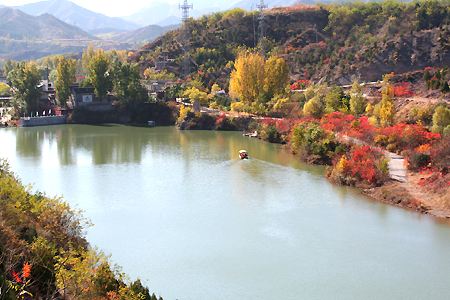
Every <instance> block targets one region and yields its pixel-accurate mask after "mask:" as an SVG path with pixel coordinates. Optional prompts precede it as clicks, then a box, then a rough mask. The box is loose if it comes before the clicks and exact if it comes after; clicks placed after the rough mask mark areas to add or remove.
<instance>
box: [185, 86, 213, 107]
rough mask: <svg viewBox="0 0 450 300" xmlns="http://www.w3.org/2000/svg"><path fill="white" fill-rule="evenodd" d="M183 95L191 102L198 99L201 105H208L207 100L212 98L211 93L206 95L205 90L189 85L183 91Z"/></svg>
mask: <svg viewBox="0 0 450 300" xmlns="http://www.w3.org/2000/svg"><path fill="white" fill-rule="evenodd" d="M183 97H186V98H189V99H190V100H191V103H194V101H196V100H198V101H199V102H200V105H201V106H207V107H209V100H210V99H211V98H212V95H208V94H207V93H205V92H202V91H200V90H199V89H197V88H196V87H191V88H189V89H187V90H186V91H184V93H183Z"/></svg>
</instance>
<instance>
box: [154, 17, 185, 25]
mask: <svg viewBox="0 0 450 300" xmlns="http://www.w3.org/2000/svg"><path fill="white" fill-rule="evenodd" d="M178 23H181V20H180V18H177V17H175V16H170V17H168V18H165V19H164V20H162V21H159V22H158V23H156V25H159V26H163V27H164V26H170V25H173V24H178Z"/></svg>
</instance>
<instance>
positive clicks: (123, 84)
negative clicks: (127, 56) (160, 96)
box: [111, 58, 148, 107]
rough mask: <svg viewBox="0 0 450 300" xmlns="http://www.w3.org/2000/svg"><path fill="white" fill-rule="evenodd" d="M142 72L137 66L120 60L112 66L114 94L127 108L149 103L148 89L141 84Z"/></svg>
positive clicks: (116, 60)
mask: <svg viewBox="0 0 450 300" xmlns="http://www.w3.org/2000/svg"><path fill="white" fill-rule="evenodd" d="M140 71H141V70H140V68H139V66H138V65H137V64H129V63H127V62H124V63H123V62H122V61H121V60H120V59H118V58H117V59H115V60H114V62H113V64H112V66H111V76H112V78H113V79H114V80H113V86H114V88H113V90H114V93H115V94H116V96H117V97H118V98H119V100H120V101H121V103H122V104H123V105H124V106H126V107H129V106H130V105H132V104H134V103H138V102H146V101H148V92H147V89H146V88H145V87H144V86H143V85H142V84H141V75H140Z"/></svg>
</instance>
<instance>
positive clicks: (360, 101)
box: [350, 79, 366, 115]
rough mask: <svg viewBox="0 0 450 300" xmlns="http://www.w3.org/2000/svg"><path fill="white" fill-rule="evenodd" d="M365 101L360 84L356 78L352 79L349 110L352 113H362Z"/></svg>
mask: <svg viewBox="0 0 450 300" xmlns="http://www.w3.org/2000/svg"><path fill="white" fill-rule="evenodd" d="M365 106H366V101H365V100H364V96H363V93H362V88H361V85H360V84H359V83H358V80H357V79H355V80H354V81H353V85H352V89H351V90H350V112H351V113H352V114H353V115H359V114H362V113H364V110H365Z"/></svg>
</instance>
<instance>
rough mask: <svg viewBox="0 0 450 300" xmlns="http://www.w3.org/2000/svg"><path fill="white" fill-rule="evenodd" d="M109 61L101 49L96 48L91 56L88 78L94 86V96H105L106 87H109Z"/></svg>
mask: <svg viewBox="0 0 450 300" xmlns="http://www.w3.org/2000/svg"><path fill="white" fill-rule="evenodd" d="M110 63H111V61H110V60H109V58H108V57H107V56H106V54H105V51H103V49H98V51H97V52H96V53H95V55H93V56H92V58H91V59H90V62H89V65H88V73H89V80H90V82H91V84H92V86H93V87H94V88H95V96H97V97H99V98H105V97H106V95H107V93H108V89H109V88H111V85H112V83H111V78H110V76H109V73H108V70H109V64H110Z"/></svg>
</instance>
